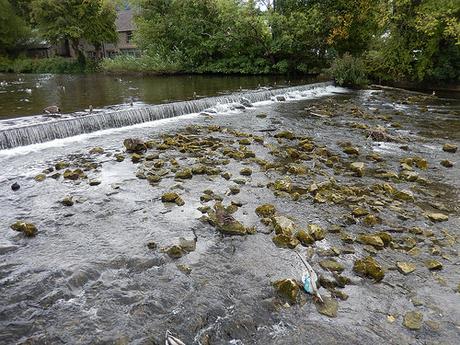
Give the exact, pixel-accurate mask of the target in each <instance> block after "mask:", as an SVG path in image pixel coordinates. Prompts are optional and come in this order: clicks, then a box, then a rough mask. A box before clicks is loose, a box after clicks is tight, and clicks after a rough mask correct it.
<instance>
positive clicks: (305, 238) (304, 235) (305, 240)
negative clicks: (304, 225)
mask: <svg viewBox="0 0 460 345" xmlns="http://www.w3.org/2000/svg"><path fill="white" fill-rule="evenodd" d="M296 238H297V239H298V240H299V241H300V243H301V244H302V245H303V246H309V245H311V244H313V243H315V239H314V238H313V236H311V234H309V233H308V232H307V231H305V230H299V231H297V234H296Z"/></svg>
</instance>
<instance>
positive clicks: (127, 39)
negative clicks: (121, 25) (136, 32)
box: [126, 31, 133, 43]
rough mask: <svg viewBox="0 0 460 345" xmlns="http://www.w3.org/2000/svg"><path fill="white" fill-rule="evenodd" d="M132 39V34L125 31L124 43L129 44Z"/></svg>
mask: <svg viewBox="0 0 460 345" xmlns="http://www.w3.org/2000/svg"><path fill="white" fill-rule="evenodd" d="M132 39H133V32H132V31H126V43H130V42H131V40H132Z"/></svg>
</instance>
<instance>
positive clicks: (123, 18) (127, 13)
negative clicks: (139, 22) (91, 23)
mask: <svg viewBox="0 0 460 345" xmlns="http://www.w3.org/2000/svg"><path fill="white" fill-rule="evenodd" d="M115 25H116V26H117V31H133V30H134V22H133V11H132V10H131V9H122V10H119V11H118V13H117V19H116V21H115Z"/></svg>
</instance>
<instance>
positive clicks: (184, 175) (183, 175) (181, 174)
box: [175, 168, 193, 179]
mask: <svg viewBox="0 0 460 345" xmlns="http://www.w3.org/2000/svg"><path fill="white" fill-rule="evenodd" d="M192 177H193V173H192V169H190V168H185V169H182V170H179V171H178V172H176V175H175V178H176V179H190V178H192Z"/></svg>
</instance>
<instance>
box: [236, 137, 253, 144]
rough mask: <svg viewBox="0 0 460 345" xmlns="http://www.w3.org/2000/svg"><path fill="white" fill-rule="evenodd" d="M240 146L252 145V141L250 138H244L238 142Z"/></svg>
mask: <svg viewBox="0 0 460 345" xmlns="http://www.w3.org/2000/svg"><path fill="white" fill-rule="evenodd" d="M238 144H240V145H251V140H250V139H248V138H243V139H241V140H239V141H238Z"/></svg>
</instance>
